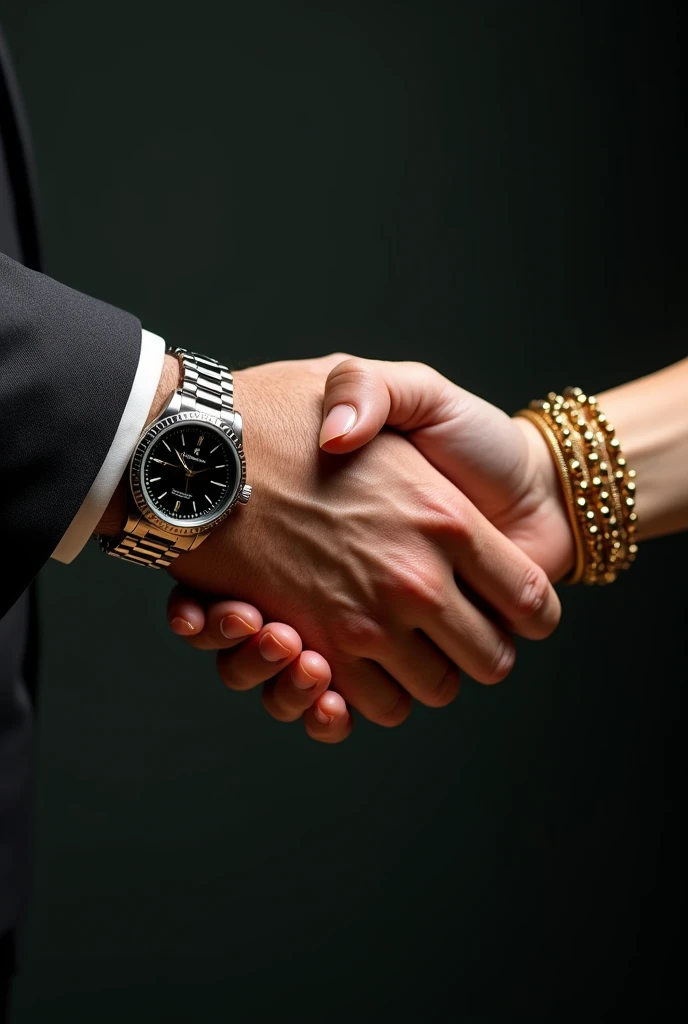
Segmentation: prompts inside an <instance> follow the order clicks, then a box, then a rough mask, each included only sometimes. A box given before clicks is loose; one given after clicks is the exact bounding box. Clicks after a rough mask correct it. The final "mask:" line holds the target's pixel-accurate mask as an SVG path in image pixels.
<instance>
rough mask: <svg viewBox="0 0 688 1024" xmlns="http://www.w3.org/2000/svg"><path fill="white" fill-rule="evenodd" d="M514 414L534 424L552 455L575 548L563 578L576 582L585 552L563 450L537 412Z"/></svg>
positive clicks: (581, 573)
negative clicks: (572, 558)
mask: <svg viewBox="0 0 688 1024" xmlns="http://www.w3.org/2000/svg"><path fill="white" fill-rule="evenodd" d="M514 415H515V416H521V417H523V419H524V420H530V422H531V423H532V424H534V426H536V427H537V429H538V430H539V431H540V433H541V434H542V436H543V437H544V438H545V440H546V442H547V444H548V446H549V449H550V451H551V452H552V455H553V456H554V464H555V466H556V469H557V476H558V477H559V483H560V484H561V488H562V490H563V492H564V498H565V504H566V511H567V513H568V517H569V522H570V524H571V532H572V533H573V542H574V545H575V549H576V558H575V562H574V566H573V569H572V570H571V572H570V573H569V575H568V576H567V577H566V578H565V580H564V582H565V583H571V584H573V583H578V581H579V580H580V579H581V577H582V575H583V569H584V568H585V553H584V551H583V542H582V540H581V537H580V534H579V532H578V522H577V519H576V512H575V508H574V499H573V490H572V488H571V478H570V476H569V472H568V469H567V466H566V460H565V458H564V455H563V452H562V450H561V448H560V447H559V441H558V440H557V435H556V434H555V433H554V431H553V430H552V429H551V428H550V427H549V426H548V424H547V422H546V421H545V420H544V419H543V417H542V416H538V415H537V413H535V412H533V411H532V409H519V410H518V412H516V413H514Z"/></svg>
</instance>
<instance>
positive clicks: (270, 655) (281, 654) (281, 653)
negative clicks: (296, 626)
mask: <svg viewBox="0 0 688 1024" xmlns="http://www.w3.org/2000/svg"><path fill="white" fill-rule="evenodd" d="M258 650H259V651H260V653H261V654H262V655H263V657H264V658H265V660H266V661H282V659H283V658H287V657H289V649H288V648H287V647H285V646H284V644H281V643H280V642H279V640H278V639H277V637H276V636H273V635H272V633H265V635H264V636H262V637H261V638H260V643H259V644H258Z"/></svg>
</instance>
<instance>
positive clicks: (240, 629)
mask: <svg viewBox="0 0 688 1024" xmlns="http://www.w3.org/2000/svg"><path fill="white" fill-rule="evenodd" d="M220 632H221V633H222V635H223V636H226V637H227V639H228V640H238V639H239V637H241V636H250V635H251V633H256V632H257V630H256V627H255V626H252V625H251V623H250V622H247V621H246V619H242V617H241V616H240V615H235V614H234V613H232V615H225V617H224V619H221V620H220Z"/></svg>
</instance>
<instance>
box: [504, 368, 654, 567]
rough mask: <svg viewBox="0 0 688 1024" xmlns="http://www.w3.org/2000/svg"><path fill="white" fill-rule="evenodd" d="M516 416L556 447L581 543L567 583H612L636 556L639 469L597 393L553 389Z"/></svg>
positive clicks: (556, 459)
mask: <svg viewBox="0 0 688 1024" xmlns="http://www.w3.org/2000/svg"><path fill="white" fill-rule="evenodd" d="M515 415H517V416H522V417H524V418H525V419H528V420H530V421H531V423H533V424H534V425H535V426H536V427H537V428H538V430H539V431H540V433H541V434H542V435H543V436H544V437H545V439H546V441H547V443H548V446H549V449H550V451H551V452H552V456H553V458H554V462H555V466H556V468H557V475H558V477H559V481H560V483H561V487H562V490H563V492H564V497H565V500H566V508H567V513H568V517H569V522H570V524H571V529H572V531H573V536H574V541H575V545H576V563H575V566H574V569H573V571H572V572H571V574H570V575H569V576H568V577H567V579H566V582H568V583H577V582H578V581H579V580H582V582H583V583H585V584H588V585H594V584H597V585H603V584H606V583H612V582H613V581H614V580H615V579H616V578H617V576H618V573H619V572H620V571H621V570H622V569H628V568H629V567H630V565H631V564H632V562H633V561H634V559H635V557H636V554H637V551H638V547H637V545H636V543H635V536H636V531H637V520H638V516H637V513H636V511H635V472H634V471H633V470H631V469H629V468H628V465H627V463H626V459H625V457H624V455H623V453H622V451H621V446H620V443H619V440H618V438H617V437H616V434H615V431H614V428H613V427H612V425H611V424H610V423H609V422H608V421H607V418H606V416H605V415H604V413H602V412H601V411H600V410H599V409H598V408H597V399H596V398H595V397H594V395H590V396H588V395H585V394H584V393H583V391H582V390H581V389H580V388H566V390H565V391H564V392H563V393H562V394H557V393H556V392H550V393H549V394H548V396H547V398H546V399H542V400H540V399H537V400H534V401H532V402H531V403H530V406H529V408H528V409H521V410H519V411H518V412H517V413H516V414H515Z"/></svg>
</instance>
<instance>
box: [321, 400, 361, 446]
mask: <svg viewBox="0 0 688 1024" xmlns="http://www.w3.org/2000/svg"><path fill="white" fill-rule="evenodd" d="M357 417H358V413H357V412H356V410H355V409H354V407H353V405H335V407H334V408H333V409H330V411H329V413H328V414H327V417H326V419H325V422H324V423H323V425H322V427H321V428H320V447H321V448H322V446H323V445H324V444H327V442H328V441H333V440H334V439H335V437H342V436H343V435H344V434H348V433H349V431H350V430H351V429H352V427H353V426H354V424H355V423H356V418H357Z"/></svg>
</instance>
